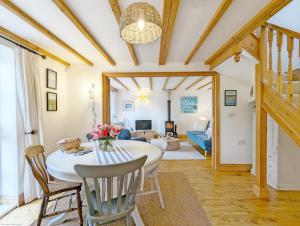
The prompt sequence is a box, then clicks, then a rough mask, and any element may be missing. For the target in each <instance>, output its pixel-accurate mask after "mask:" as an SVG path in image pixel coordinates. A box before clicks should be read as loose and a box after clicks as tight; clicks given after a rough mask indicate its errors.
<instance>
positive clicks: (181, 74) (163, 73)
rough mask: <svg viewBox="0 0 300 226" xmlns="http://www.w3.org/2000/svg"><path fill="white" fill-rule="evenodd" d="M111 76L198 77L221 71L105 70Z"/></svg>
mask: <svg viewBox="0 0 300 226" xmlns="http://www.w3.org/2000/svg"><path fill="white" fill-rule="evenodd" d="M103 74H104V75H105V76H109V77H185V76H189V77H198V76H215V75H218V74H219V73H218V72H216V71H160V72H150V71H148V72H103Z"/></svg>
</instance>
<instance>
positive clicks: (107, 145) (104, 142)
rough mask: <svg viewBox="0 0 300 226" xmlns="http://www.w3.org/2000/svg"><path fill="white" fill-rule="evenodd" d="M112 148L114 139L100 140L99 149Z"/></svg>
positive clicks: (107, 149) (108, 149)
mask: <svg viewBox="0 0 300 226" xmlns="http://www.w3.org/2000/svg"><path fill="white" fill-rule="evenodd" d="M111 149H112V140H109V139H107V140H99V150H101V151H110V150H111Z"/></svg>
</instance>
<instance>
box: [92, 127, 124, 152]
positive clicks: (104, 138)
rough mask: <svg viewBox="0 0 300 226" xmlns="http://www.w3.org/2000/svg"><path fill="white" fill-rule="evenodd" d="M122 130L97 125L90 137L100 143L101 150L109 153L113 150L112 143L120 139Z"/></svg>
mask: <svg viewBox="0 0 300 226" xmlns="http://www.w3.org/2000/svg"><path fill="white" fill-rule="evenodd" d="M119 133H120V129H119V128H116V127H114V126H112V125H97V126H96V127H95V128H94V129H93V130H92V131H91V132H90V135H91V137H92V138H93V140H94V141H98V142H99V149H100V150H102V151H109V150H110V149H111V148H112V142H113V141H114V140H115V139H116V138H117V137H118V135H119Z"/></svg>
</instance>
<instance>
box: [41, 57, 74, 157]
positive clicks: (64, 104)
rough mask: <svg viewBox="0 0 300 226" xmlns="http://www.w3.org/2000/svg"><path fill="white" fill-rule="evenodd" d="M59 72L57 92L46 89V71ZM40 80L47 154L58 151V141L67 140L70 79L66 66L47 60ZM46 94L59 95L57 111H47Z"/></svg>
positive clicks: (43, 64)
mask: <svg viewBox="0 0 300 226" xmlns="http://www.w3.org/2000/svg"><path fill="white" fill-rule="evenodd" d="M47 68H49V69H51V70H53V71H56V72H57V90H53V89H48V88H46V69H47ZM40 73H41V74H40V80H41V93H42V98H41V99H42V108H43V127H44V134H43V137H44V146H45V151H46V153H47V154H49V153H51V152H53V151H54V150H56V143H57V141H58V140H60V139H62V138H65V137H66V135H67V131H68V125H69V97H68V94H69V93H68V87H69V84H68V82H69V79H68V75H67V73H66V71H65V66H64V65H62V64H60V63H57V62H56V61H54V60H51V59H49V58H47V59H46V60H41V65H40ZM46 92H54V93H57V111H47V101H46V100H47V99H46Z"/></svg>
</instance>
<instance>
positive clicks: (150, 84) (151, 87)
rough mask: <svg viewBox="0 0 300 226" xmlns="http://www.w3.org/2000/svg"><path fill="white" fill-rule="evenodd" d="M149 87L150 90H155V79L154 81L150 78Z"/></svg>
mask: <svg viewBox="0 0 300 226" xmlns="http://www.w3.org/2000/svg"><path fill="white" fill-rule="evenodd" d="M149 87H150V90H153V79H152V77H149Z"/></svg>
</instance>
